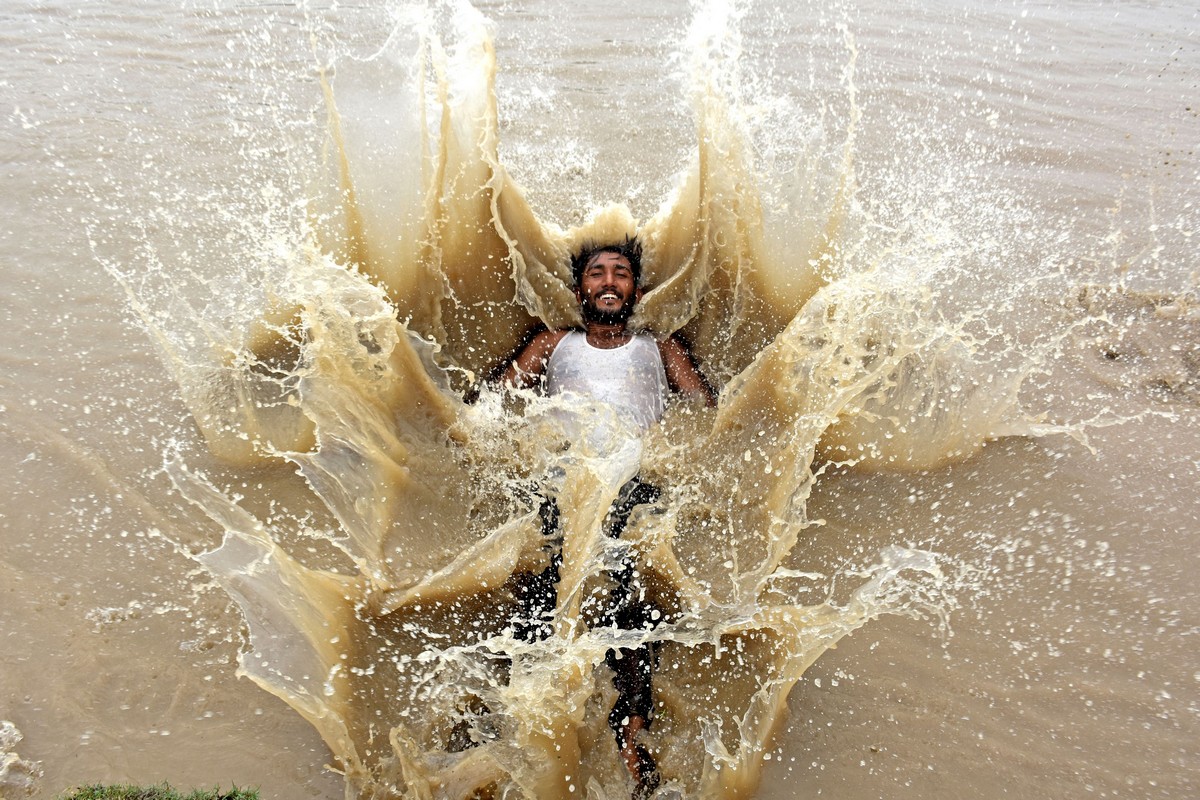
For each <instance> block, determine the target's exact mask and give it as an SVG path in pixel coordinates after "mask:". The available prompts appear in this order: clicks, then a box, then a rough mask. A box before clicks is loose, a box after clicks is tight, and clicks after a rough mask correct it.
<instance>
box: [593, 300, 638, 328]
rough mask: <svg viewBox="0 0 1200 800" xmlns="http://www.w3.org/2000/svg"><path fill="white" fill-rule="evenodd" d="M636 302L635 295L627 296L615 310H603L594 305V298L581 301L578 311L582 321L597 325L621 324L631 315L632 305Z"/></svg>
mask: <svg viewBox="0 0 1200 800" xmlns="http://www.w3.org/2000/svg"><path fill="white" fill-rule="evenodd" d="M636 304H637V298H636V297H633V296H631V297H627V298H625V302H624V303H622V304H621V307H620V308H618V309H616V310H615V311H605V310H603V309H601V308H599V307H598V306H597V305H596V301H595V299H594V298H591V297H589V298H587V299H586V300H584V301H583V304H582V305H581V307H580V311H581V312H582V314H583V321H584V322H595V323H597V324H599V325H622V324H624V323H626V322H628V321H629V318H630V317H632V316H633V307H634V305H636Z"/></svg>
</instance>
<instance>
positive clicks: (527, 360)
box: [500, 330, 567, 389]
mask: <svg viewBox="0 0 1200 800" xmlns="http://www.w3.org/2000/svg"><path fill="white" fill-rule="evenodd" d="M566 335H567V331H565V330H562V331H542V332H541V333H539V334H538V335H537V336H534V337H533V339H532V340H531V341H530V342H529V344H527V345H526V346H525V347H524V349H522V350H521V352H519V353H517V357H516V358H514V359H513V360H512V361H510V362H508V366H506V367H505V368H504V372H502V373H501V374H500V382H501V383H502V384H504V385H505V386H512V387H514V388H517V389H529V388H531V387H533V386H536V385H537V384H538V383H539V382H541V379H542V376H543V375H545V374H546V364H548V363H549V362H550V354H551V353H553V352H554V348H555V347H557V346H558V343H559V342H560V341H562V338H563V337H564V336H566Z"/></svg>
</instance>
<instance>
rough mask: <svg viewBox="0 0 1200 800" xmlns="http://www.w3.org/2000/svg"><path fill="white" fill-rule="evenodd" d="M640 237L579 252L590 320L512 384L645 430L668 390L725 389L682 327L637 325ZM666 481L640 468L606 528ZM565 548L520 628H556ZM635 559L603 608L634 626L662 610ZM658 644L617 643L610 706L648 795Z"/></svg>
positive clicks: (550, 338)
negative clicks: (640, 581) (645, 476)
mask: <svg viewBox="0 0 1200 800" xmlns="http://www.w3.org/2000/svg"><path fill="white" fill-rule="evenodd" d="M641 256H642V248H641V244H640V242H639V241H638V240H637V239H636V238H634V239H629V238H626V240H625V241H624V242H622V243H619V244H605V245H599V246H596V245H585V246H584V247H583V249H582V250H581V251H580V252H579V253H578V254H577V255H575V256H573V257H572V259H571V272H572V276H573V277H574V280H575V297H576V298H577V299H578V300H579V304H580V311H581V313H582V316H583V322H584V329H583V330H582V331H580V330H545V331H542V332H541V333H539V334H537V335H536V336H534V338H533V339H532V340H530V341H529V343H528V344H527V345H526V346H525V347H524V348H523V349H522V350H521V351H520V352H519V353H518V354H517V356H516V357H515V358H514V359H513V360H512V361H511V362H510V363H509V364H508V366H507V367H506V369H505V370H504V372H503V375H502V380H503V382H504V383H505V384H506V385H508V386H513V387H519V388H541V389H543V390H544V391H545V392H546V393H548V394H549V395H552V396H553V395H564V394H567V393H575V394H576V395H579V396H582V397H583V398H586V399H587V400H590V401H593V402H597V403H602V404H604V405H606V406H608V407H609V408H610V409H611V410H612V411H613V412H614V415H615V416H616V417H617V418H618V419H620V420H622V421H623V423H624V424H626V425H627V426H628V428H629V429H630V431H631V432H633V433H635V434H641V433H643V432H645V431H646V430H647V429H648V428H649V427H650V426H651V425H653V424H655V423H656V422H657V421H658V420H659V419H660V418H661V417H662V415H663V411H664V409H665V407H666V400H667V394H668V391H670V392H675V393H677V394H680V395H683V396H684V397H687V398H690V399H692V400H693V401H695V402H702V403H704V404H706V405H710V406H711V405H715V404H716V395H715V393H714V392H713V390H712V388H711V387H710V386H709V385H708V383H707V382H706V381H705V380H704V378H703V376H702V375H701V374H700V372H699V371H698V370H697V369H696V365H695V364H694V363H693V361H692V358H691V356H690V354H689V353H688V351H687V349H686V348H685V347H684V345H683V344H682V343H681V342H680V341H679V339H677V338H676V337H674V336H672V337H670V338H668V339H665V340H663V341H657V340H656V339H655V338H654V337H652V336H651V335H649V334H647V333H635V332H633V331H630V330H629V328H628V322H629V318H630V316H632V314H633V310H634V307H635V306H636V305H637V303H638V301H639V300H641V297H642V288H641V271H642V264H641ZM659 494H660V493H659V491H658V489H656V488H655V487H653V486H650V485H649V484H646V483H643V482H641V481H640V480H639V479H638V478H636V477H635V478H633V479H632V480H631V481H629V482H628V483H627V484H625V486H623V487H622V489H621V492H620V495H619V496H618V498H617V500H616V502H614V503H613V507H612V509H611V510H610V511H609V514H608V517H607V519H606V520H605V532H606V533H607V534H608V535H609V536H612V537H614V538H617V537H620V535H621V532H622V531H623V530H624V528H625V525H626V522H627V521H628V518H629V515H630V513H631V512H632V510H633V508H634V506H636V505H640V504H642V503H650V502H654V501H656V500H657V499H658V498H659ZM540 514H541V518H542V527H543V533H545V534H546V535H547V537H550V538H551V539H552V540H555V541H560V540H557V539H556V537H557V534H558V531H557V528H558V508H557V506H556V505H555V504H554V501H553V499H552V498H550V499H547V500H546V501H545V502H543V504H542V507H541V509H540ZM561 563H562V556H561V553H555V554H554V555H553V557H552V559H551V564H550V567H548V568H547V569H546V570H545V571H544V572H542V573H541V574H539V575H524V576H519V577H518V579H517V580H516V581H515V582H514V584H515V585H514V593H515V594H516V595H517V599H518V603H519V605H520V613H519V615H518V616H519V617H520V619H519V621H518V623H517V625H516V633H517V635H518V636H519V637H521V638H523V639H526V640H529V641H538V640H541V639H544V638H546V637H547V636H549V634H550V629H549V625H548V618H549V616H550V614H551V613H552V612H553V610H554V607H555V606H556V605H557V602H558V596H557V595H558V593H557V583H558V575H559V566H560V564H561ZM635 575H636V570H635V569H634V565H633V564H632V563H631V562H628V561H627V562H626V563H625V564H624V565H623V567H622V568H621V569H620V570H618V571H615V572H613V573H610V576H609V577H610V579H611V581H612V583H613V585H614V588H613V590H612V592H611V594H610V597H609V599H608V603H607V608H606V610H605V611H604V613H603V615H602V621H603V624H606V625H614V626H617V627H620V628H624V629H640V628H645V627H648V626H652V625H653V624H654V623H655V621H656V620H657V619H658V614H657V613H652V609H650V608H649V606H648V605H647V604H646V603H645V602H644V601H643V600H642V599H641V597H640V595H641V592H640V590H639V588H638V587H637V586H636V585H635ZM653 660H654V654H653V653H652V652H651V650H650V648H648V647H641V648H638V649H636V650H630V649H626V648H622V649H621V651H620V653H619V654H618V653H616V652H614V651H609V653H608V656H607V657H606V662H607V663H608V665H609V666H610V667H611V668H612V669H613V674H614V677H613V685H614V687H615V688H616V690H617V695H618V697H617V702H616V704H615V705H614V707H613V710H612V713H611V714H610V715H609V724H610V726H611V727H612V728H613V732H614V733H615V734H616V738H617V746H618V748H619V749H620V751H621V757H622V759H623V760H624V762H625V765H626V767H627V768H628V769H629V772H630V774H632V775H633V777H634V780H635V781H637V783H638V787H639V795H648V794H650V793H652V792H653V791H654V788H655V787H656V786H657V784H658V775H657V770H656V768H655V765H654V761H653V759H652V758H651V757H650V754H649V753H648V752H647V751H646V750H645V748H643V747H641V746H640V745H638V744H637V743H636V737H637V734H638V732H639V731H640V730H642V729H643V728H647V727H648V726H649V724H650V722H651V719H652V708H653V706H652V702H651V695H650V675H651V671H652V669H653Z"/></svg>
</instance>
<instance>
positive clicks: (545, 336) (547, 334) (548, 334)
mask: <svg viewBox="0 0 1200 800" xmlns="http://www.w3.org/2000/svg"><path fill="white" fill-rule="evenodd" d="M572 332H573V329H572V328H548V329H547V330H544V331H542V332H541V333H539V334H538V335H537V336H535V337H533V342H534V343H535V344H540V345H542V346H549V347H554V346H555V345H557V344H558V343H559V342H561V341H562V340H563V339H565V338H566V337H567V334H569V333H572Z"/></svg>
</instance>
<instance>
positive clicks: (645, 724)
mask: <svg viewBox="0 0 1200 800" xmlns="http://www.w3.org/2000/svg"><path fill="white" fill-rule="evenodd" d="M661 496H662V492H661V491H660V490H659V489H658V488H657V487H654V486H651V485H650V484H648V483H643V482H642V481H641V480H640V479H638V478H636V477H635V478H634V479H633V480H631V481H629V482H628V483H626V484H625V485H624V486H623V487H621V492H620V494H619V495H618V496H617V499H616V501H615V502H614V503H613V506H612V508H611V509H610V510H609V513H608V516H607V518H606V519H605V532H606V533H607V534H608V535H609V536H611V537H613V538H614V539H615V538H620V536H621V534H622V533H623V532H624V530H625V527H626V525H627V524H628V523H629V515H630V514H631V513H633V509H634V507H635V506H639V505H642V504H645V503H653V502H656V501H657V500H658V499H659V498H660V497H661ZM609 578H610V581H611V584H612V588H611V592H610V594H609V603H608V608H607V610H606V612H605V614H604V619H603V623H604V624H605V625H611V626H614V627H617V628H620V629H622V630H645V629H647V628H653V627H654V626H655V625H657V624H658V620H659V619H660V617H661V615H660V614H659V613H658V610H657V609H656V608H655V607H654V606H653V604H651V603H650V602H648V601H647V600H646V598H645V590H644V587H643V586H642V583H641V581H640V580H639V579H638V573H637V569H636V567H635V565H634V563H633V559H631V558H627V559H626V560H625V562H624V563H623V564H622V565H621V568H620V569H619V570H615V571H613V572H611V573H609ZM604 660H605V663H607V664H608V666H609V668H610V669H612V671H613V688H615V689H616V690H617V700H616V702H615V703H614V704H613V709H612V711H611V712H610V713H609V715H608V725H609V727H610V728H612V730H613V733H614V735H615V736H616V738H617V747H618V749H620V751H621V758H622V760H623V761H624V762H625V766H626V768H627V769H628V770H629V772H630V774H631V775H633V777H634V779H635V780H636V781H637V783H638V787H639V796H648V795H649V794H651V793H652V792H653V791H654V790H655V789H656V788H657V787H658V782H659V776H658V768H657V765H655V763H654V759H653V758H652V757H651V756H650V753H649V752H648V751H647V750H646V748H644V747H642V746H641V745H639V744H637V742H636V739H637V734H638V732H639V731H641V730H643V729H647V728H649V727H650V724H651V722H652V721H653V719H654V699H653V694H652V691H651V678H652V676H653V673H654V668H655V666H656V663H655V662H656V661H657V653H656V652H655V648H654V647H653V646H652V645H642V646H641V647H637V648H626V647H622V648H619V649H614V650H609V651H608V653H607V654H606V655H605V659H604Z"/></svg>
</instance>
